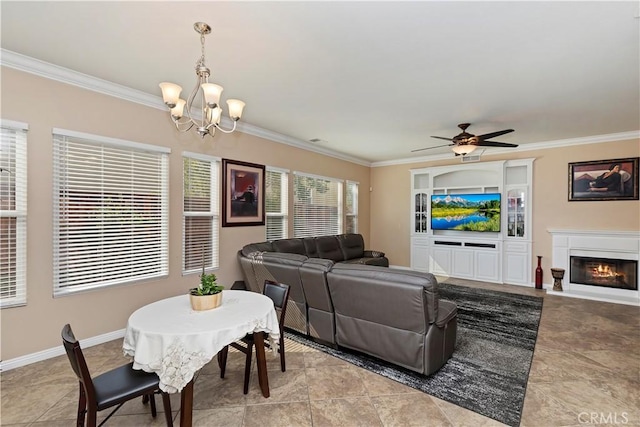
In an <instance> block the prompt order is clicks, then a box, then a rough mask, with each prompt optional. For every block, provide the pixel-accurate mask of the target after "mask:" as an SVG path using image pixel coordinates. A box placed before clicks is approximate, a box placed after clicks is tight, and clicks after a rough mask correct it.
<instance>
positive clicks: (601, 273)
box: [592, 264, 619, 278]
mask: <svg viewBox="0 0 640 427" xmlns="http://www.w3.org/2000/svg"><path fill="white" fill-rule="evenodd" d="M592 274H593V277H600V278H606V277H616V276H619V274H618V273H616V272H615V271H613V270H612V269H611V267H610V266H608V265H602V264H599V265H598V266H597V267H595V268H594V269H593V272H592Z"/></svg>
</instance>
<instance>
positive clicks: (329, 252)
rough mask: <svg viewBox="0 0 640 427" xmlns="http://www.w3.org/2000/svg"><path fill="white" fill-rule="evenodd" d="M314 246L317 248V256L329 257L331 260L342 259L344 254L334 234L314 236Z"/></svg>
mask: <svg viewBox="0 0 640 427" xmlns="http://www.w3.org/2000/svg"><path fill="white" fill-rule="evenodd" d="M316 248H318V258H325V259H330V260H331V261H333V262H340V261H344V254H343V253H342V249H340V243H338V239H337V238H336V236H321V237H316Z"/></svg>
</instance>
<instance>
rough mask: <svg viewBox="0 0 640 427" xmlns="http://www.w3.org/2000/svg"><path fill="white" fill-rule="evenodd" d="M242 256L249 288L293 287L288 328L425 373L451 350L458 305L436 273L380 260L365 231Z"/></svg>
mask: <svg viewBox="0 0 640 427" xmlns="http://www.w3.org/2000/svg"><path fill="white" fill-rule="evenodd" d="M359 242H362V243H359ZM380 258H382V259H380ZM238 260H239V262H240V265H241V269H242V272H243V275H244V278H245V284H246V285H247V288H248V289H249V290H252V291H255V292H262V287H263V286H264V281H265V280H266V279H268V280H275V281H277V282H282V283H287V284H288V285H289V286H290V288H291V292H290V301H289V306H288V309H287V314H286V318H285V326H286V327H287V328H290V329H293V330H295V331H298V332H300V333H303V334H306V335H309V336H310V337H312V338H314V339H316V340H320V341H324V342H325V343H328V344H330V345H333V346H338V345H340V346H343V347H347V348H350V349H354V350H357V351H361V352H363V353H367V354H370V355H372V356H375V357H378V358H381V359H383V360H387V361H389V362H392V363H395V364H397V365H400V366H403V367H405V368H408V369H411V370H413V371H416V372H419V373H423V374H425V375H429V374H431V373H433V372H435V371H437V370H438V369H439V368H440V367H441V366H442V365H443V364H444V363H445V362H446V361H447V360H448V359H449V357H450V356H451V354H452V353H453V349H454V347H455V340H456V330H457V320H456V318H457V308H456V306H455V304H453V303H451V302H448V301H444V300H441V301H440V300H439V299H438V295H437V281H436V279H435V277H433V276H432V275H431V274H428V273H419V272H411V271H406V270H389V269H385V268H377V267H374V266H376V265H381V266H388V265H389V264H388V259H387V258H386V257H384V253H382V252H376V251H365V250H364V242H363V240H362V236H361V235H340V236H322V237H317V238H303V239H281V240H275V241H273V242H261V243H252V244H249V245H246V246H245V247H243V248H242V249H241V250H240V251H238ZM292 303H293V304H292ZM381 307H383V308H384V309H381Z"/></svg>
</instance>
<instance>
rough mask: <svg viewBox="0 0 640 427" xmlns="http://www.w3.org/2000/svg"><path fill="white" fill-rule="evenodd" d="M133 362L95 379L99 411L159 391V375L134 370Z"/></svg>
mask: <svg viewBox="0 0 640 427" xmlns="http://www.w3.org/2000/svg"><path fill="white" fill-rule="evenodd" d="M132 366H133V362H132V363H129V364H128V365H124V366H121V367H119V368H116V369H113V370H111V371H109V372H105V373H104V374H102V375H98V376H97V377H95V378H94V379H93V385H94V387H95V390H96V403H97V404H98V410H103V409H105V408H109V407H111V406H114V405H117V404H119V403H121V402H124V401H127V400H130V399H131V396H132V395H133V396H135V395H140V396H142V395H144V394H147V393H151V392H153V391H154V390H157V389H158V375H156V374H154V373H148V372H144V371H141V370H134V369H133V368H132Z"/></svg>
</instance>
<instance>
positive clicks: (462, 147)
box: [411, 123, 518, 156]
mask: <svg viewBox="0 0 640 427" xmlns="http://www.w3.org/2000/svg"><path fill="white" fill-rule="evenodd" d="M470 125H471V124H470V123H460V124H459V125H458V127H459V128H460V129H462V133H460V134H458V135H456V136H454V137H453V138H445V137H442V136H432V137H431V138H437V139H444V140H445V141H452V142H451V144H445V145H436V146H435V147H427V148H419V149H417V150H411V152H412V153H415V152H416V151H423V150H430V149H432V148H440V147H453V148H452V150H453V152H454V153H456V156H460V155H462V156H466V155H467V154H469V153H471V152H472V151H474V150H475V149H476V148H478V147H509V148H514V147H517V146H518V145H517V144H510V143H508V142H498V141H487V140H488V139H491V138H495V137H496V136H500V135H504V134H506V133H510V132H513V129H505V130H499V131H497V132H491V133H485V134H484V135H478V136H476V135H473V134H471V133H468V132H467V128H468V127H469V126H470Z"/></svg>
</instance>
